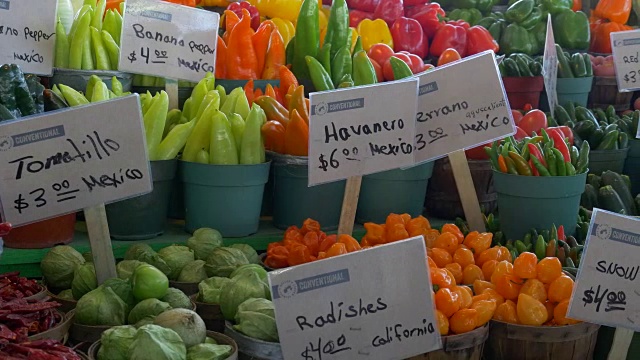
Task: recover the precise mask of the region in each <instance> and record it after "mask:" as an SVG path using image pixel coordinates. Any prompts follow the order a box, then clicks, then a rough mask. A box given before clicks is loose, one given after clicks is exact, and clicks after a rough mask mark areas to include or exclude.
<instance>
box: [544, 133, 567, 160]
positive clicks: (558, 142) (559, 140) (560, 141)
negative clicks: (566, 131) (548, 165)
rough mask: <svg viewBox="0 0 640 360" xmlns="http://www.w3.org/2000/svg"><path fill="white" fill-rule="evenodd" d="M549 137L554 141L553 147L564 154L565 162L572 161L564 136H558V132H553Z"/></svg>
mask: <svg viewBox="0 0 640 360" xmlns="http://www.w3.org/2000/svg"><path fill="white" fill-rule="evenodd" d="M549 137H550V138H552V139H553V147H555V148H556V149H558V150H560V152H561V153H562V157H564V162H569V161H571V155H570V154H569V148H568V147H567V143H565V142H564V136H562V135H560V134H558V132H557V131H552V132H550V133H549Z"/></svg>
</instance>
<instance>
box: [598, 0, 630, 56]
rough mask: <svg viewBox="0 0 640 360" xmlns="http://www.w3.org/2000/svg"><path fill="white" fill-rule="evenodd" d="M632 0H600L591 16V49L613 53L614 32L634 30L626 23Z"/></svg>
mask: <svg viewBox="0 0 640 360" xmlns="http://www.w3.org/2000/svg"><path fill="white" fill-rule="evenodd" d="M631 8H632V1H631V0H600V1H599V2H598V4H597V5H596V8H595V9H594V10H593V13H592V15H591V18H590V23H591V25H590V27H591V45H590V46H589V51H592V52H596V53H604V54H610V53H611V36H610V34H611V33H613V32H619V31H626V30H632V28H631V27H630V26H627V25H625V24H626V22H627V20H629V15H630V14H631Z"/></svg>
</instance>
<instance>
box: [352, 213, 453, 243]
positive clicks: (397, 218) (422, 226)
mask: <svg viewBox="0 0 640 360" xmlns="http://www.w3.org/2000/svg"><path fill="white" fill-rule="evenodd" d="M364 228H365V230H366V231H367V232H366V233H365V235H364V237H363V238H362V240H361V241H360V244H361V245H362V246H376V245H382V244H387V243H390V242H394V241H398V240H404V239H408V238H410V237H414V236H419V235H422V236H424V239H425V241H426V243H427V246H429V239H435V238H436V237H437V236H438V235H440V232H439V231H438V230H435V229H432V228H431V224H430V223H429V220H427V218H425V217H424V216H422V215H420V216H418V217H415V218H413V219H412V218H411V215H409V214H402V215H399V214H389V216H387V219H386V221H385V223H384V224H376V223H371V222H369V223H365V224H364Z"/></svg>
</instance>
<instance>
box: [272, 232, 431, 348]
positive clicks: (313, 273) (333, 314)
mask: <svg viewBox="0 0 640 360" xmlns="http://www.w3.org/2000/svg"><path fill="white" fill-rule="evenodd" d="M425 252H426V250H425V245H424V240H423V238H422V236H419V237H415V238H411V239H408V240H404V241H399V242H395V243H392V244H388V245H382V246H379V247H375V248H371V249H368V250H363V251H358V252H355V253H351V254H346V255H342V256H338V257H335V258H329V259H325V260H321V261H316V262H313V263H308V264H304V265H300V266H296V267H292V268H288V269H283V270H276V271H272V272H270V273H269V284H270V287H271V293H272V297H273V303H274V305H275V308H276V322H277V325H278V335H279V337H280V344H281V345H282V352H283V355H284V358H285V359H286V360H292V359H332V360H339V359H345V360H347V359H349V360H351V359H368V360H376V359H380V360H389V359H405V358H408V357H410V356H414V355H418V354H423V353H427V352H429V351H433V350H437V349H440V348H441V347H442V345H441V339H440V333H439V332H438V326H437V323H436V319H435V316H434V314H435V306H434V303H433V299H432V297H431V280H430V278H429V272H428V270H427V263H426V260H425V258H426V255H425V254H426V253H425Z"/></svg>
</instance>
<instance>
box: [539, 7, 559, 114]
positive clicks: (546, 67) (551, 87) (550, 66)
mask: <svg viewBox="0 0 640 360" xmlns="http://www.w3.org/2000/svg"><path fill="white" fill-rule="evenodd" d="M542 76H543V78H544V89H545V92H546V94H547V101H548V102H549V109H551V113H552V114H553V112H554V109H555V108H556V105H557V104H558V93H557V92H556V83H557V82H558V54H557V53H556V39H555V38H554V37H553V25H551V15H549V16H548V17H547V38H546V39H545V42H544V55H543V56H542Z"/></svg>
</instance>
